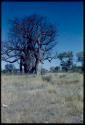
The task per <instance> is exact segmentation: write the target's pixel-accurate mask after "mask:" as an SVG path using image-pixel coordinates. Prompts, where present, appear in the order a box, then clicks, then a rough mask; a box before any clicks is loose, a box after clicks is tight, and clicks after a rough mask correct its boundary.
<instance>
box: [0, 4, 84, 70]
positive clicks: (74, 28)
mask: <svg viewBox="0 0 85 125" xmlns="http://www.w3.org/2000/svg"><path fill="white" fill-rule="evenodd" d="M1 10H2V11H1V13H2V17H1V31H2V33H1V37H2V41H4V40H7V39H8V31H9V28H10V24H9V20H10V19H14V18H15V17H17V18H22V17H25V16H30V15H32V14H39V15H42V16H46V17H47V19H48V20H49V21H50V22H51V23H53V24H55V25H56V27H57V29H58V36H57V37H56V41H57V45H56V47H55V48H54V51H57V52H62V51H68V50H71V51H73V52H74V53H76V52H78V51H83V2H2V6H1ZM4 65H5V63H3V62H2V68H4ZM56 65H59V61H58V60H53V61H52V62H51V63H49V62H48V61H45V62H44V64H43V65H42V67H45V68H46V69H49V68H50V67H51V66H56ZM16 67H18V65H16Z"/></svg>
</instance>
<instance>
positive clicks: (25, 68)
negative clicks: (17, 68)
mask: <svg viewBox="0 0 85 125" xmlns="http://www.w3.org/2000/svg"><path fill="white" fill-rule="evenodd" d="M27 69H28V67H27V65H26V64H24V73H28V70H27Z"/></svg>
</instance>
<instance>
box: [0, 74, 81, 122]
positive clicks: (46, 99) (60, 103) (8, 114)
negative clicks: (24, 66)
mask: <svg viewBox="0 0 85 125" xmlns="http://www.w3.org/2000/svg"><path fill="white" fill-rule="evenodd" d="M1 78H2V79H1V81H2V82H1V83H2V84H1V103H2V107H1V116H2V117H1V120H2V123H83V75H82V74H79V73H67V74H66V73H52V74H47V75H43V76H39V75H38V76H36V77H34V76H33V75H30V76H28V75H2V77H1ZM3 104H5V105H7V106H4V105H3Z"/></svg>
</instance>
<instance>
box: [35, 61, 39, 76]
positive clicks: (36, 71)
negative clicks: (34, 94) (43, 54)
mask: <svg viewBox="0 0 85 125" xmlns="http://www.w3.org/2000/svg"><path fill="white" fill-rule="evenodd" d="M38 65H39V59H36V62H35V74H36V75H37V73H38Z"/></svg>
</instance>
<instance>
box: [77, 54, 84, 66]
mask: <svg viewBox="0 0 85 125" xmlns="http://www.w3.org/2000/svg"><path fill="white" fill-rule="evenodd" d="M76 56H77V62H80V63H81V64H82V65H83V59H84V58H83V52H78V53H77V54H76Z"/></svg>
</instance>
